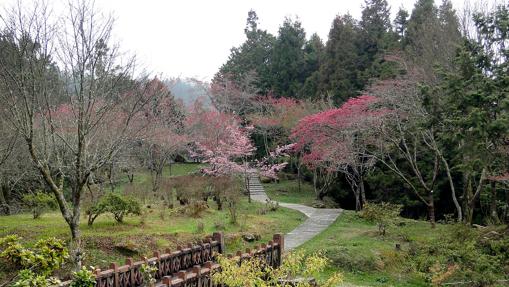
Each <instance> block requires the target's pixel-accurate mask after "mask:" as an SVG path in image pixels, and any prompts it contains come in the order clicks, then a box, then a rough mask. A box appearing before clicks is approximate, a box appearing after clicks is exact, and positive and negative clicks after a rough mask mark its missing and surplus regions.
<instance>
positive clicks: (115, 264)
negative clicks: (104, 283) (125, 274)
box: [110, 263, 120, 287]
mask: <svg viewBox="0 0 509 287" xmlns="http://www.w3.org/2000/svg"><path fill="white" fill-rule="evenodd" d="M110 269H113V272H114V273H113V274H114V276H115V277H114V278H115V279H114V281H115V282H114V286H115V287H120V279H119V277H118V265H117V263H111V264H110Z"/></svg>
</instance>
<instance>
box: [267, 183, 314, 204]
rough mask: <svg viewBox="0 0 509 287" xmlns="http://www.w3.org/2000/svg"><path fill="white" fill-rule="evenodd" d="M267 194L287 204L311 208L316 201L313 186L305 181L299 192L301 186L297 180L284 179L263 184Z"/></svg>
mask: <svg viewBox="0 0 509 287" xmlns="http://www.w3.org/2000/svg"><path fill="white" fill-rule="evenodd" d="M263 187H264V189H265V192H266V193H267V195H268V196H269V198H271V199H273V200H276V201H280V202H287V203H298V204H303V205H308V206H311V205H312V204H313V202H314V201H315V198H316V196H315V192H314V189H313V186H312V185H311V184H309V183H308V182H305V181H303V182H302V183H301V188H300V191H299V184H298V182H297V181H296V180H287V179H282V180H280V181H279V182H273V183H263Z"/></svg>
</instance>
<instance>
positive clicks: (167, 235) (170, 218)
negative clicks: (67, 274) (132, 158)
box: [0, 200, 304, 278]
mask: <svg viewBox="0 0 509 287" xmlns="http://www.w3.org/2000/svg"><path fill="white" fill-rule="evenodd" d="M215 207H216V206H215V204H213V203H210V208H209V209H208V210H206V211H205V212H204V213H203V215H202V216H201V217H200V218H192V217H189V216H187V215H170V213H169V210H168V209H164V208H163V207H160V206H152V207H151V208H150V209H146V210H145V211H146V214H147V215H146V218H145V219H144V221H145V223H142V217H127V218H126V219H125V222H124V223H122V224H119V223H115V221H114V219H113V218H112V217H110V216H108V215H102V216H100V217H99V218H98V219H97V220H96V222H95V223H94V225H93V226H91V227H90V226H87V223H86V218H84V217H83V218H82V220H81V222H82V223H81V226H80V227H81V231H82V238H83V242H84V245H85V247H86V248H85V250H86V256H85V264H86V265H87V266H89V265H92V266H100V267H107V266H108V265H109V263H110V262H117V263H122V262H123V261H124V260H125V258H127V257H128V256H134V257H138V258H139V257H140V256H149V255H151V254H152V252H154V251H156V250H160V251H162V250H164V249H166V248H171V249H174V248H176V247H177V245H181V244H187V243H189V242H193V241H195V240H197V239H203V237H204V236H205V235H209V234H211V233H213V232H214V231H224V232H225V237H226V244H227V252H229V253H234V252H235V251H236V250H238V249H244V248H246V247H252V246H253V245H254V244H260V243H263V242H267V241H268V240H270V239H272V235H273V234H274V233H278V232H281V233H286V232H288V231H290V230H292V229H293V228H295V227H296V226H297V225H299V224H300V223H301V222H302V221H303V220H304V216H303V215H302V214H301V213H299V212H296V211H293V210H289V209H285V208H279V209H278V210H277V211H274V212H269V213H267V214H265V215H260V214H259V210H260V209H261V208H262V207H263V205H262V204H258V203H251V204H249V203H248V202H247V200H242V202H241V203H240V206H239V213H240V215H239V220H238V224H237V225H234V224H231V223H229V214H228V212H227V211H226V210H223V211H217V210H216V208H215ZM198 222H202V223H203V224H204V231H203V232H202V233H198V232H197V229H198V227H197V226H198ZM218 226H222V227H218ZM0 230H1V231H0V237H2V236H5V235H10V234H17V235H19V236H21V237H23V242H24V243H27V244H33V243H35V242H36V241H37V240H39V239H41V238H48V237H57V238H62V239H65V240H68V239H69V229H68V227H67V225H66V223H65V222H64V220H63V218H62V216H61V215H60V214H59V213H58V212H52V213H47V214H43V215H42V217H41V218H39V219H35V220H34V219H32V217H31V215H30V214H18V215H12V216H2V217H0ZM243 232H249V233H253V234H259V235H260V236H261V240H260V241H258V242H255V243H252V244H248V243H246V242H244V241H243V240H242V239H241V237H240V236H241V234H242V233H243ZM121 244H124V245H131V246H133V247H135V248H136V249H137V250H138V252H136V253H133V254H131V253H129V252H127V253H126V252H123V251H122V250H120V249H119V248H117V247H115V246H116V245H121ZM1 277H2V276H1V272H0V278H1Z"/></svg>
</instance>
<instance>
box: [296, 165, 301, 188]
mask: <svg viewBox="0 0 509 287" xmlns="http://www.w3.org/2000/svg"><path fill="white" fill-rule="evenodd" d="M297 183H298V186H299V194H300V192H301V191H302V189H301V185H302V178H301V175H300V163H298V164H297Z"/></svg>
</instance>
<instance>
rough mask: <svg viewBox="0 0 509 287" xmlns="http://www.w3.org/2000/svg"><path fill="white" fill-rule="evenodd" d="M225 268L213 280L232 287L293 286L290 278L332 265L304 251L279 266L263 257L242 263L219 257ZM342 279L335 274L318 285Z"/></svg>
mask: <svg viewBox="0 0 509 287" xmlns="http://www.w3.org/2000/svg"><path fill="white" fill-rule="evenodd" d="M218 262H219V264H220V265H221V271H220V272H217V273H215V274H213V276H212V279H213V281H214V282H215V283H216V284H225V285H227V286H230V287H245V286H262V287H265V286H275V287H279V286H293V285H292V284H291V283H290V284H289V283H288V282H289V281H292V280H294V279H297V278H299V277H304V278H310V277H313V276H316V275H318V274H319V273H320V272H322V271H324V270H325V268H326V267H327V265H328V263H329V262H328V259H327V258H326V257H324V256H323V255H322V254H320V253H316V254H312V255H309V256H306V255H304V253H302V252H297V253H290V254H289V255H287V256H286V257H285V259H284V260H283V263H282V265H281V266H280V267H279V268H271V267H269V266H267V265H266V264H264V261H263V260H259V259H258V258H251V259H249V260H246V259H243V260H242V264H239V262H238V259H237V258H233V259H227V258H225V257H223V256H218ZM341 281H342V276H341V275H340V274H339V273H336V274H333V275H332V276H331V277H329V278H328V279H326V280H322V281H321V282H318V283H319V284H318V286H323V287H329V286H337V284H339V283H340V282H341ZM314 282H315V281H314V280H311V281H310V282H306V280H304V281H302V282H299V283H298V284H297V286H300V287H308V286H316V285H315V284H314Z"/></svg>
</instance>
